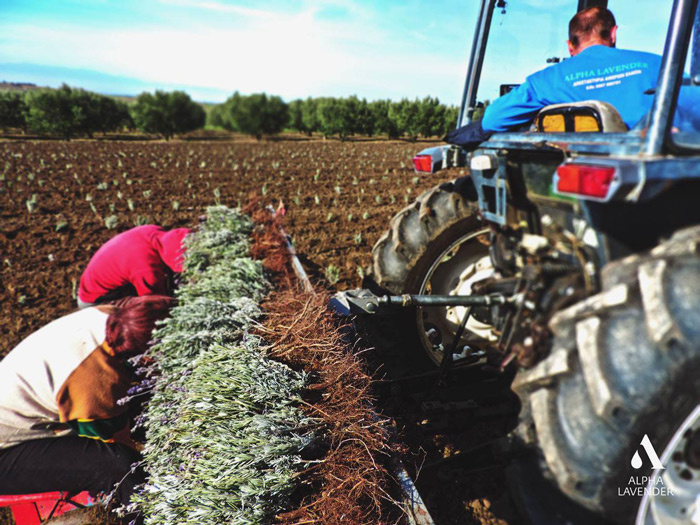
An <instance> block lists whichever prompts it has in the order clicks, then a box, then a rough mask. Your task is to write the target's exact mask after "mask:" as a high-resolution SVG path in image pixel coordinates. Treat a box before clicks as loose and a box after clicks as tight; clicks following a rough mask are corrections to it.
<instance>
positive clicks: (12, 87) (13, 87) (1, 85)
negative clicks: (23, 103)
mask: <svg viewBox="0 0 700 525" xmlns="http://www.w3.org/2000/svg"><path fill="white" fill-rule="evenodd" d="M74 87H80V86H74ZM37 89H55V88H50V87H46V86H37V85H36V84H32V83H31V82H7V81H5V80H3V81H0V91H21V92H26V91H34V90H37ZM87 91H91V90H87ZM164 91H168V90H164ZM101 94H102V93H101ZM105 96H107V97H110V98H113V99H115V100H120V101H122V102H125V103H126V104H131V103H132V102H134V101H135V100H136V95H105ZM197 103H198V104H199V105H200V106H202V107H203V108H204V110H205V111H206V112H207V113H208V112H209V111H211V110H212V108H213V107H214V106H216V105H217V104H216V103H215V102H197Z"/></svg>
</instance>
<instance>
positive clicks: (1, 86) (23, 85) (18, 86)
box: [0, 80, 42, 91]
mask: <svg viewBox="0 0 700 525" xmlns="http://www.w3.org/2000/svg"><path fill="white" fill-rule="evenodd" d="M34 89H42V88H41V86H37V85H36V84H32V83H31V82H6V81H4V80H3V81H2V82H0V91H32V90H34Z"/></svg>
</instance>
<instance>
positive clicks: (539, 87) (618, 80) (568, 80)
mask: <svg viewBox="0 0 700 525" xmlns="http://www.w3.org/2000/svg"><path fill="white" fill-rule="evenodd" d="M660 65H661V57H660V56H659V55H654V54H652V53H646V52H643V51H630V50H626V49H617V48H614V47H607V46H604V45H595V46H591V47H587V48H586V49H584V50H583V51H581V52H580V53H579V54H578V55H576V56H573V57H571V58H569V59H567V60H564V61H563V62H560V63H558V64H555V65H553V66H550V67H548V68H546V69H543V70H541V71H538V72H537V73H534V74H532V75H530V76H529V77H527V79H526V80H525V82H524V83H523V84H521V85H520V86H519V87H517V88H515V89H514V90H513V91H511V92H510V93H508V94H506V95H504V96H502V97H500V98H497V99H496V100H494V101H493V102H492V103H491V104H490V105H489V106H488V107H487V108H486V111H485V112H484V118H483V120H482V121H481V125H482V126H483V128H484V130H485V131H507V130H508V129H512V128H513V127H516V126H518V125H521V124H526V123H528V122H530V121H531V120H532V119H533V118H534V117H535V115H537V112H538V111H539V110H540V109H542V108H543V107H545V106H549V105H550V104H563V103H567V102H581V101H583V100H601V101H603V102H608V103H610V104H612V105H613V106H614V107H615V109H617V111H618V112H619V113H620V116H621V117H622V120H624V121H625V124H627V126H628V127H629V128H632V127H634V126H635V124H637V122H639V121H640V120H641V119H642V117H644V115H646V114H647V112H648V111H649V110H650V109H651V104H652V101H653V98H654V95H653V94H649V95H645V94H644V92H645V91H647V90H649V89H653V88H655V87H656V82H657V79H658V76H659V67H660Z"/></svg>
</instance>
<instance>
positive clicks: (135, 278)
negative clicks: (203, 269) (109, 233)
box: [78, 225, 190, 308]
mask: <svg viewBox="0 0 700 525" xmlns="http://www.w3.org/2000/svg"><path fill="white" fill-rule="evenodd" d="M189 233H190V230H189V229H188V228H177V229H175V230H170V231H168V230H165V229H163V228H161V227H160V226H155V225H146V226H137V227H136V228H132V229H131V230H127V231H125V232H123V233H120V234H119V235H117V236H115V237H113V238H112V239H110V240H109V241H107V242H106V243H105V244H104V245H102V246H101V247H100V248H99V249H98V250H97V252H96V253H95V255H93V256H92V259H90V262H89V263H88V265H87V268H85V271H84V272H83V275H82V276H81V277H80V287H79V289H78V307H79V308H85V307H87V306H94V305H95V304H104V303H108V302H112V301H114V300H116V299H120V298H122V297H132V296H142V295H171V292H172V290H171V288H172V282H173V276H174V274H177V273H180V272H182V262H183V257H184V248H183V244H182V243H183V240H184V239H185V237H186V236H187V235H188V234H189Z"/></svg>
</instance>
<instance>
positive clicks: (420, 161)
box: [413, 155, 433, 173]
mask: <svg viewBox="0 0 700 525" xmlns="http://www.w3.org/2000/svg"><path fill="white" fill-rule="evenodd" d="M413 166H414V167H415V168H416V171H419V172H421V173H432V172H433V157H432V155H416V156H415V157H413Z"/></svg>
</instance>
